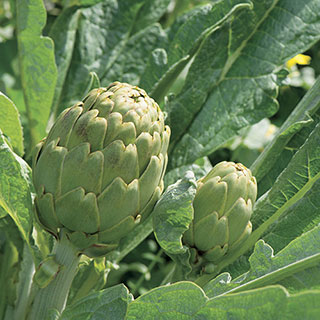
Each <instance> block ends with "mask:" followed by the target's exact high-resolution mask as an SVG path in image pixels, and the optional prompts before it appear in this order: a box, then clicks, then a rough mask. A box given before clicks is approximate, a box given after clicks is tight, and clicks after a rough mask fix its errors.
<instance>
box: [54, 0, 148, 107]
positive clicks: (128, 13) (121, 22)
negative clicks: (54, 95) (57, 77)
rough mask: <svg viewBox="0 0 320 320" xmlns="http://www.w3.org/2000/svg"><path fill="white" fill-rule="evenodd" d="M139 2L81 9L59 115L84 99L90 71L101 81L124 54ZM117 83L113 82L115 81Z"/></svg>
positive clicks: (111, 1)
mask: <svg viewBox="0 0 320 320" xmlns="http://www.w3.org/2000/svg"><path fill="white" fill-rule="evenodd" d="M141 5H142V0H135V1H129V0H126V1H116V0H107V1H104V2H103V3H98V4H96V5H94V6H92V7H88V8H82V9H81V17H80V19H79V24H78V30H77V37H76V44H75V47H74V52H73V56H72V62H71V65H70V69H69V72H68V75H67V77H66V81H65V83H64V86H63V88H64V89H63V92H62V96H61V101H60V104H59V108H58V112H59V113H60V112H61V111H62V110H63V109H65V108H66V107H68V106H71V105H72V104H73V103H75V102H77V101H79V100H80V99H82V98H83V96H84V94H85V90H86V88H87V87H88V84H89V81H90V76H89V74H90V72H95V73H96V74H97V75H98V77H99V79H103V78H104V76H105V75H106V74H107V73H108V72H109V69H111V68H113V66H114V63H115V61H117V59H118V58H119V56H120V55H121V54H122V53H123V50H124V48H125V45H126V43H127V41H128V39H129V37H130V34H131V29H132V28H133V25H134V22H135V18H136V16H137V13H138V11H139V9H140V7H141ZM115 80H116V79H115Z"/></svg>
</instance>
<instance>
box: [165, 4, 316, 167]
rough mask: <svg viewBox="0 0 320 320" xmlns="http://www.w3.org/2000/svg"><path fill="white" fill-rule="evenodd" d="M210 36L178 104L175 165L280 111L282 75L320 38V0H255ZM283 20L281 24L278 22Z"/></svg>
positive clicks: (173, 122)
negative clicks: (283, 68)
mask: <svg viewBox="0 0 320 320" xmlns="http://www.w3.org/2000/svg"><path fill="white" fill-rule="evenodd" d="M252 3H253V9H252V10H246V9H243V10H241V11H238V12H236V13H235V15H234V19H233V20H232V21H231V22H230V23H229V24H228V25H227V24H225V25H224V26H223V27H221V28H220V29H218V30H217V31H215V32H214V33H212V34H211V36H210V37H208V38H207V40H206V42H205V43H204V44H203V45H202V47H201V50H200V51H199V53H198V54H197V56H196V57H195V60H194V62H193V63H192V65H191V67H190V70H189V73H188V76H187V79H186V82H185V85H184V87H183V88H182V90H181V93H180V94H179V95H178V96H177V97H176V99H174V100H172V101H171V107H170V109H171V110H170V114H169V116H170V117H169V119H170V126H171V129H172V139H171V142H172V143H173V145H172V148H173V149H172V152H171V164H169V167H170V168H175V167H177V166H181V165H184V164H187V163H192V162H193V161H194V160H195V159H197V158H199V157H202V156H205V155H207V154H209V153H211V152H213V151H214V150H216V149H217V148H218V147H220V146H221V145H222V144H224V143H225V142H226V141H227V140H228V139H230V138H232V137H234V136H235V135H237V134H238V131H239V130H240V129H241V128H243V127H246V126H248V125H250V124H253V123H256V122H258V121H259V120H261V119H262V118H264V117H269V116H271V115H273V114H274V113H275V112H276V111H277V108H278V104H277V102H276V100H275V97H276V95H277V85H276V82H275V81H274V78H275V74H274V73H275V72H277V69H278V68H279V67H281V66H282V65H283V63H285V62H286V61H287V60H288V59H289V58H291V57H293V56H295V55H296V54H298V53H300V52H303V51H305V50H306V49H308V48H309V47H310V46H311V45H312V44H314V43H315V42H316V41H317V40H318V39H319V38H320V34H319V32H318V31H317V30H319V28H320V18H319V15H318V12H319V10H320V3H319V1H317V0H309V1H307V2H303V3H301V2H300V1H288V0H272V1H271V0H268V1H263V2H261V1H258V0H255V1H252ZM275 21H276V22H275Z"/></svg>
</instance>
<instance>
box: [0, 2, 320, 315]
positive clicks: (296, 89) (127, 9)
mask: <svg viewBox="0 0 320 320" xmlns="http://www.w3.org/2000/svg"><path fill="white" fill-rule="evenodd" d="M319 30H320V2H319V1H318V0H306V1H298V0H265V1H258V0H252V1H246V0H228V1H226V0H219V1H199V0H198V1H197V0H190V1H184V0H176V1H170V0H158V1H156V0H144V1H143V0H134V1H132V0H121V1H120V0H119V1H117V0H103V1H102V0H56V1H51V0H46V1H44V3H43V2H42V1H41V0H30V1H24V0H3V1H1V3H0V91H1V92H0V128H1V131H2V133H1V136H0V318H1V317H3V316H4V315H6V317H10V315H11V313H10V312H16V313H15V316H17V315H19V310H20V309H21V310H22V309H23V308H24V306H23V302H21V301H20V300H19V299H20V298H21V297H22V296H23V295H26V293H28V292H29V290H30V287H29V286H28V279H29V280H30V279H31V278H32V275H33V272H34V266H33V264H32V262H31V263H28V261H29V262H30V261H34V262H35V264H36V265H37V264H38V263H39V262H40V261H41V260H42V259H43V258H45V257H46V256H47V254H48V253H49V252H50V248H51V247H52V241H53V240H52V239H51V238H50V237H49V236H47V235H46V234H44V233H43V232H42V231H41V230H40V229H39V228H38V226H37V225H36V223H33V222H32V220H33V218H32V217H33V213H32V194H33V187H32V183H31V170H30V168H29V165H30V164H31V155H32V150H33V148H34V146H35V145H36V143H37V142H38V141H39V140H41V139H42V138H44V137H45V135H46V132H47V131H48V130H49V128H50V127H51V125H52V123H53V122H54V120H55V118H56V117H57V115H59V113H60V112H61V111H62V110H64V109H65V108H67V107H69V106H71V105H72V104H73V103H75V102H77V101H78V100H80V99H82V98H83V97H84V96H85V95H86V93H87V92H88V91H89V90H90V89H91V88H92V87H94V86H97V85H99V81H100V84H101V86H107V85H108V84H109V83H110V82H113V81H116V80H117V81H123V82H129V83H131V84H134V85H139V86H140V87H142V88H144V89H145V90H146V91H147V92H148V94H150V95H151V96H152V97H153V98H154V99H155V100H156V101H157V102H158V103H159V104H160V106H161V108H162V109H163V110H164V111H165V112H166V116H167V118H166V122H167V123H168V124H169V125H170V127H171V129H172V138H171V143H170V150H169V151H170V152H169V164H168V169H167V174H166V176H165V183H166V185H167V186H170V185H172V184H174V183H176V182H177V180H178V179H181V178H184V180H182V181H180V182H179V183H177V184H175V185H174V186H171V188H174V189H171V190H174V192H178V194H180V195H181V198H179V201H180V202H179V201H176V202H174V203H173V202H170V201H172V200H170V197H169V196H168V193H167V197H165V196H164V197H163V198H162V199H161V200H160V202H159V203H158V208H159V207H160V208H162V211H161V212H160V209H157V210H158V212H160V213H164V212H165V210H166V208H167V207H170V208H171V207H172V206H175V212H176V215H177V220H178V222H179V228H178V227H177V225H172V226H170V225H169V226H168V225H161V221H160V222H159V224H158V228H157V229H156V230H155V233H156V236H154V235H153V234H150V232H151V229H152V221H151V220H149V221H147V223H146V224H145V225H144V226H141V228H140V229H137V231H135V232H134V233H133V234H130V235H128V238H126V239H124V240H123V242H122V243H121V246H120V249H119V252H114V253H112V254H111V255H109V256H108V257H107V260H105V259H103V258H101V259H98V260H95V261H93V260H89V259H87V258H83V259H82V261H81V265H80V269H79V273H78V274H77V276H76V278H75V280H74V283H73V286H72V289H71V292H70V295H69V300H68V305H69V306H70V307H67V309H66V310H65V311H64V312H63V314H62V315H61V317H59V319H71V318H74V317H76V318H77V319H85V318H86V315H87V313H88V312H90V313H91V314H92V317H91V319H94V317H96V318H99V315H100V318H101V317H102V316H101V314H103V316H104V317H107V318H110V319H120V318H124V317H125V316H126V318H127V319H160V318H161V317H162V318H163V319H164V318H166V319H178V318H181V319H204V318H206V319H208V318H210V319H211V318H212V319H213V318H214V319H216V318H217V319H220V318H221V319H224V318H227V317H234V318H237V319H242V318H257V319H259V318H261V319H268V318H270V319H271V318H272V319H274V318H277V317H278V318H279V312H281V318H283V319H285V318H288V319H302V318H304V319H316V317H317V315H319V313H320V310H319V303H318V301H319V299H320V276H319V275H320V270H319V266H320V254H319V245H318V244H319V241H320V232H319V223H320V202H319V197H318V194H319V191H320V182H319V177H320V147H319V146H320V141H319V139H320V138H319V137H320V135H319V130H320V128H319V116H320V113H319V112H320V111H319V107H320V95H319V92H320V79H319V74H320V42H319V39H320V32H319ZM301 53H304V56H301V55H300V56H298V57H297V55H298V54H301ZM294 57H295V58H294ZM222 160H230V161H236V162H241V163H243V164H245V165H246V166H248V167H250V168H251V170H252V171H253V174H254V175H255V176H256V177H257V180H258V190H259V200H258V202H257V204H256V207H255V210H254V214H253V217H252V223H253V230H254V232H253V234H252V236H251V237H250V239H249V241H247V242H246V244H245V245H244V247H243V248H242V249H241V251H240V252H239V253H238V256H237V258H236V259H234V258H232V259H231V258H230V259H229V260H228V259H226V260H225V261H224V262H223V263H222V264H221V265H219V266H218V267H217V269H216V270H218V271H216V273H215V275H216V278H214V275H210V276H208V275H207V276H206V275H204V277H207V278H202V279H201V280H200V282H198V283H192V282H178V283H175V284H172V285H169V286H165V287H159V286H160V285H161V284H165V283H166V279H168V278H167V277H168V275H170V274H171V272H172V270H173V268H174V266H175V262H173V260H172V259H170V258H169V257H168V256H167V255H166V254H165V252H166V253H169V254H170V257H171V258H173V257H176V259H174V261H180V263H182V264H183V263H184V261H185V260H184V259H186V258H185V256H184V255H186V254H187V251H186V250H185V248H183V247H182V246H181V242H180V239H181V234H182V231H181V230H186V229H187V227H188V224H189V222H190V219H192V217H191V216H190V215H188V213H187V212H186V211H183V210H182V208H183V207H185V206H186V205H187V204H188V203H190V201H191V200H190V199H192V194H193V193H194V190H192V181H194V179H195V178H196V179H197V178H200V177H201V176H203V175H204V174H205V173H206V172H208V171H209V170H210V168H211V167H212V165H214V164H216V163H218V162H220V161H222ZM188 170H191V171H193V173H194V175H195V178H194V177H190V175H188V174H187V175H186V176H185V174H186V172H187V171H188ZM167 192H170V189H169V191H167ZM188 201H189V202H188ZM160 213H159V214H160ZM157 217H159V216H157ZM160 220H161V219H160ZM33 225H34V226H35V227H34V228H33ZM35 230H36V232H35ZM168 230H169V231H170V232H171V231H172V238H170V239H169V240H168V237H167V234H166V233H168V232H169V231H168ZM138 235H140V236H141V235H143V236H141V237H142V238H144V237H146V239H145V240H144V241H143V242H142V243H141V244H140V245H139V246H137V247H135V246H136V245H137V244H138V243H139V242H141V241H139V240H138V238H139V236H138ZM156 239H157V240H158V241H159V243H160V245H161V246H160V245H159V244H158V242H157V241H156ZM30 252H31V253H30ZM186 270H187V268H186ZM22 279H23V280H22ZM106 280H107V281H106ZM202 281H203V282H202ZM120 283H122V284H120ZM204 283H205V285H204V286H203V289H202V288H200V287H199V286H198V285H201V284H204ZM101 289H103V290H102V291H100V290H101ZM90 292H91V295H90V296H87V295H88V293H90ZM19 297H20V298H19ZM176 297H179V302H177V299H176ZM81 299H82V300H81ZM134 299H135V300H134ZM190 301H192V303H190ZM14 305H16V306H18V309H17V310H18V311H13V306H14ZM301 306H303V307H301ZM19 308H20V309H19ZM106 310H109V311H108V312H109V313H108V316H105V313H106V312H107V311H106ZM110 310H112V311H110ZM12 314H13V313H12ZM160 314H161V315H163V314H165V315H166V316H165V317H164V316H160ZM100 318H99V319H100ZM86 319H87V318H86Z"/></svg>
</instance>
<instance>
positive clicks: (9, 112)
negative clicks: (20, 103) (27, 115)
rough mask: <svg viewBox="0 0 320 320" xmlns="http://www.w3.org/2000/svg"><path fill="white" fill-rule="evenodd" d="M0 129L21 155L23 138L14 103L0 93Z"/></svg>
mask: <svg viewBox="0 0 320 320" xmlns="http://www.w3.org/2000/svg"><path fill="white" fill-rule="evenodd" d="M0 115H1V116H0V128H1V130H2V132H3V133H4V134H5V135H6V136H7V137H8V138H9V139H10V143H11V144H12V147H13V148H14V150H15V151H16V153H18V154H19V155H20V156H22V155H23V136H22V127H21V122H20V118H19V113H18V110H17V108H16V106H15V105H14V103H13V102H12V101H11V100H10V99H9V98H8V97H6V96H5V95H4V94H3V93H2V92H0Z"/></svg>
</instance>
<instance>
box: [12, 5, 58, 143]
mask: <svg viewBox="0 0 320 320" xmlns="http://www.w3.org/2000/svg"><path fill="white" fill-rule="evenodd" d="M16 9H17V36H18V50H19V51H18V55H19V62H20V72H21V82H22V83H21V84H22V88H23V92H24V100H25V104H26V109H27V114H28V121H29V126H30V134H31V141H32V142H31V146H35V144H36V143H38V141H39V140H41V139H42V138H43V137H44V136H45V133H46V124H47V121H48V118H49V113H50V108H51V103H52V99H53V94H54V88H55V84H56V78H57V69H56V65H55V62H54V48H53V41H52V40H51V39H50V38H48V37H42V36H41V32H42V29H43V27H44V25H45V23H46V10H45V8H44V5H43V2H42V1H41V0H29V1H27V2H26V1H23V0H16Z"/></svg>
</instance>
